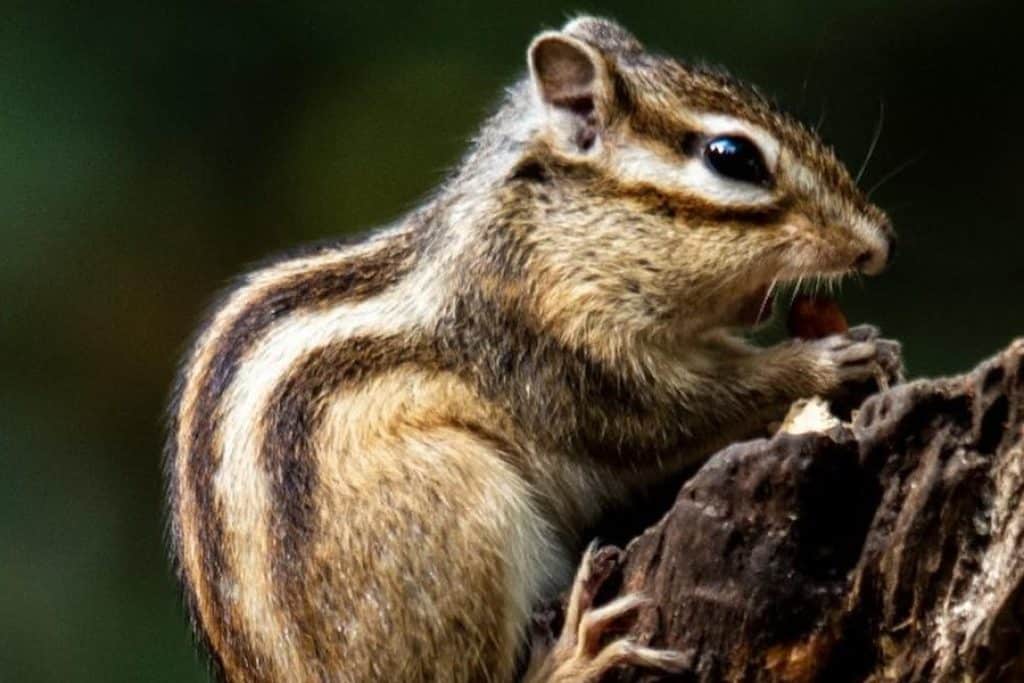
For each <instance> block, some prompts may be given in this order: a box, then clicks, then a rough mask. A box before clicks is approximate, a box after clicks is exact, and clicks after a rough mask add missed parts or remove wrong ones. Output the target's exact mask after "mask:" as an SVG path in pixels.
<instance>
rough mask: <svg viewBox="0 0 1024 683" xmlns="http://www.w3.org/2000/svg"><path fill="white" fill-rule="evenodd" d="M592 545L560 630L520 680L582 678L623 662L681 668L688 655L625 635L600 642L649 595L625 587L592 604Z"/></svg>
mask: <svg viewBox="0 0 1024 683" xmlns="http://www.w3.org/2000/svg"><path fill="white" fill-rule="evenodd" d="M596 547H597V546H596V544H593V543H592V544H591V545H590V547H588V548H587V551H586V552H585V553H584V555H583V560H582V561H581V563H580V568H579V570H578V571H577V573H576V578H575V580H574V581H573V587H572V591H571V593H570V596H569V602H568V604H567V606H566V610H565V625H564V626H563V628H562V633H561V635H560V636H559V638H558V640H557V641H556V642H555V644H554V646H553V647H552V648H551V650H550V651H549V652H548V653H547V656H546V657H545V658H544V659H543V660H542V661H540V662H539V664H538V665H537V666H536V667H531V672H530V673H528V674H527V676H526V678H525V679H524V680H525V681H530V682H532V683H541V682H543V683H556V682H557V683H584V682H586V681H596V680H598V679H599V678H600V677H601V676H602V675H603V674H605V673H607V672H608V671H609V670H611V669H613V668H615V667H617V666H622V665H627V664H628V665H632V666H637V667H641V668H645V669H653V670H656V671H661V672H664V673H679V672H682V671H685V670H687V669H688V668H689V666H690V660H689V658H688V657H686V656H685V655H684V654H682V653H680V652H676V651H673V650H665V649H659V648H654V647H649V646H645V645H641V644H639V643H637V642H636V641H634V640H632V639H630V638H618V639H615V640H612V641H611V642H607V643H605V642H604V638H603V636H604V635H605V634H606V633H607V632H608V631H609V629H610V628H611V627H613V626H614V625H616V624H617V623H618V622H619V621H621V620H622V619H623V618H625V617H627V616H629V615H630V614H633V613H635V612H636V610H638V609H639V608H641V607H644V606H646V605H649V604H650V600H649V599H648V598H646V597H644V596H643V595H640V594H638V593H631V594H629V595H625V596H622V597H619V598H616V599H615V600H612V601H611V602H609V603H608V604H606V605H602V606H600V607H594V606H593V599H594V595H593V591H592V590H591V589H590V586H589V585H588V584H589V583H590V581H589V580H590V576H591V564H592V562H593V557H594V552H595V550H596ZM535 661H536V660H535Z"/></svg>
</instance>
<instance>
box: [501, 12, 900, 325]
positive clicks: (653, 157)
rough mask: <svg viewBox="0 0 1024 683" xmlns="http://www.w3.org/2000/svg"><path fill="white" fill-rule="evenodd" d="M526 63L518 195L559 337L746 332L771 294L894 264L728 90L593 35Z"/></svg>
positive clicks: (613, 32)
mask: <svg viewBox="0 0 1024 683" xmlns="http://www.w3.org/2000/svg"><path fill="white" fill-rule="evenodd" d="M528 63H529V85H528V86H527V89H528V91H529V99H530V114H529V118H530V120H531V121H532V123H531V129H530V130H531V133H530V137H529V140H528V143H527V144H526V145H525V146H524V149H525V150H526V151H525V152H524V154H523V156H522V158H521V160H520V162H519V165H518V167H517V171H516V172H514V174H513V176H512V179H513V182H520V189H521V188H522V187H525V186H532V189H531V190H529V191H530V192H532V194H531V195H530V196H531V197H532V198H533V200H534V202H535V205H536V206H537V207H538V208H539V210H540V211H541V213H542V219H541V220H538V221H536V222H535V227H534V228H533V229H532V232H531V233H530V235H529V236H528V237H527V238H526V239H528V241H529V242H530V243H531V247H532V249H531V255H532V256H531V263H532V265H533V267H535V268H536V272H535V273H534V275H535V276H536V277H535V278H534V279H535V280H536V281H537V282H538V285H539V286H540V287H542V288H543V294H544V303H543V304H542V308H543V309H544V311H545V312H546V314H547V316H546V317H550V318H552V319H554V318H557V317H561V318H562V319H563V320H564V319H565V318H566V316H567V312H569V313H568V316H569V317H570V318H572V320H573V322H572V324H570V325H568V326H567V328H566V329H567V330H568V332H567V334H569V335H572V336H579V335H586V334H588V333H589V332H596V333H598V334H603V333H607V332H608V331H609V329H608V326H609V325H615V326H616V327H618V328H620V329H626V330H631V331H636V332H638V333H642V332H658V331H667V330H669V329H673V330H676V331H678V330H681V329H683V330H688V331H689V332H691V333H692V332H700V331H701V330H706V329H711V328H715V327H721V326H734V325H740V326H742V325H750V324H753V323H754V322H756V319H757V318H758V317H760V316H759V310H758V309H759V307H762V306H763V303H764V301H765V300H766V299H767V298H768V297H767V293H768V291H769V288H770V286H771V285H772V284H774V283H776V282H786V281H791V280H796V279H798V278H806V277H811V278H814V277H816V276H817V277H829V278H832V277H839V276H842V275H844V274H847V273H853V272H862V273H866V274H876V273H878V272H880V271H881V270H882V269H883V267H884V266H885V264H886V262H887V261H888V260H889V258H890V255H891V250H892V240H893V233H892V229H891V227H890V223H889V220H888V218H887V217H886V215H885V214H884V213H883V212H882V211H881V210H880V209H879V208H878V207H876V206H875V205H873V204H871V203H870V202H869V201H868V199H867V198H866V197H865V195H864V194H863V193H862V192H861V191H860V190H859V189H858V188H857V186H856V183H855V182H854V181H853V179H852V178H851V177H850V174H849V173H848V171H847V169H846V168H845V167H844V165H843V164H842V163H841V162H840V161H839V160H838V159H837V158H836V156H835V154H834V153H833V152H832V150H831V149H830V148H829V147H827V146H825V145H824V144H823V143H822V142H821V141H820V140H819V139H818V137H817V136H816V135H815V134H814V133H813V132H812V131H811V130H810V129H808V128H807V127H805V126H804V125H802V124H801V123H799V122H797V121H796V120H795V119H793V118H791V117H789V116H788V115H786V114H784V113H782V112H780V111H779V110H777V109H776V108H775V107H774V106H773V105H772V104H771V103H770V102H769V101H768V100H767V99H765V98H764V97H763V96H761V95H760V94H759V93H757V92H756V91H755V90H754V89H752V88H750V87H748V86H746V85H744V84H742V83H740V82H737V81H736V80H734V79H733V78H731V77H729V76H728V75H726V74H724V73H723V72H721V71H718V70H714V69H709V68H705V67H693V66H688V65H685V64H683V63H681V62H679V61H676V60H674V59H672V58H669V57H664V56H659V55H654V54H651V53H649V52H647V51H645V50H644V48H643V47H642V46H641V44H640V43H639V42H638V41H637V40H636V39H635V38H634V37H633V36H632V35H630V34H629V33H628V32H627V31H625V30H624V29H623V28H621V27H620V26H618V25H616V24H614V23H612V22H610V21H607V20H602V19H595V18H590V17H584V18H578V19H575V20H573V21H570V22H569V23H568V24H567V25H566V26H565V27H563V28H562V30H560V31H548V32H544V33H541V34H540V35H538V36H537V37H536V38H535V39H534V40H533V42H532V44H531V45H530V47H529V50H528ZM537 273H540V275H539V276H537ZM575 312H579V313H578V314H577V313H575ZM597 328H602V329H597Z"/></svg>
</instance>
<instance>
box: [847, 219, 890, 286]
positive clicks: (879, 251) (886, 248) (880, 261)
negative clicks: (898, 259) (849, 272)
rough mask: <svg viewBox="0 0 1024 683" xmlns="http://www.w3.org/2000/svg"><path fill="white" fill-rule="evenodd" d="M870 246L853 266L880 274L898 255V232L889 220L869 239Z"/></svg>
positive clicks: (867, 273) (870, 273)
mask: <svg viewBox="0 0 1024 683" xmlns="http://www.w3.org/2000/svg"><path fill="white" fill-rule="evenodd" d="M868 244H869V246H868V248H867V249H865V250H864V251H863V252H861V254H860V255H859V256H858V257H857V259H856V260H855V261H854V263H853V267H854V268H856V269H857V270H858V271H860V272H861V273H864V274H865V275H878V274H879V273H881V272H882V271H883V270H885V269H886V268H888V267H889V265H890V264H891V263H892V261H893V258H894V257H895V255H896V233H895V232H893V229H892V225H891V224H890V223H889V222H888V221H887V222H886V223H884V224H883V225H882V226H880V227H879V228H878V229H877V235H876V236H874V238H873V239H870V240H868Z"/></svg>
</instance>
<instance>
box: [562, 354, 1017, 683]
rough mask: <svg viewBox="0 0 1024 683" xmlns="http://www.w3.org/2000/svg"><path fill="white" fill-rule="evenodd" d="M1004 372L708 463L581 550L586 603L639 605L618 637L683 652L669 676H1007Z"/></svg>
mask: <svg viewBox="0 0 1024 683" xmlns="http://www.w3.org/2000/svg"><path fill="white" fill-rule="evenodd" d="M1022 359H1024V339H1022V340H1018V341H1017V342H1015V343H1014V344H1012V345H1011V346H1010V347H1009V348H1008V349H1007V350H1005V351H1004V352H1002V353H1001V354H1000V355H998V356H996V357H995V358H993V359H991V360H989V361H987V362H985V363H983V364H981V365H980V366H978V368H976V369H975V370H974V371H972V372H970V373H969V374H966V375H963V376H960V377H955V378H951V379H943V380H921V381H915V382H912V383H908V384H902V385H898V386H895V387H892V388H890V389H889V390H886V391H882V392H879V393H877V394H875V395H873V396H871V397H870V398H868V400H867V401H866V402H865V403H864V404H863V405H862V406H861V407H860V409H859V410H857V411H855V412H854V414H853V418H852V421H851V422H843V423H840V422H833V424H832V425H831V426H829V427H828V428H827V429H825V430H824V431H818V432H810V433H802V434H792V433H783V432H780V433H778V434H776V435H775V436H774V437H772V438H770V439H760V440H755V441H750V442H746V443H741V444H736V445H733V446H731V447H729V448H727V449H725V450H724V451H722V452H720V453H718V454H717V455H716V456H714V457H713V458H712V459H711V460H710V461H709V462H708V463H707V464H705V465H704V466H703V467H702V468H701V469H700V470H698V471H697V473H696V474H695V475H694V476H693V477H692V478H691V479H690V480H689V481H687V483H686V484H685V485H684V486H683V487H682V489H681V490H680V491H679V493H678V496H677V497H676V499H675V502H674V504H673V505H672V507H671V509H670V511H669V512H668V513H667V514H666V515H665V516H664V517H663V518H662V519H661V520H660V521H659V522H657V523H656V524H654V525H653V526H651V527H650V528H648V529H647V530H646V531H644V532H643V533H641V534H640V535H639V536H637V537H636V538H634V539H633V540H632V541H630V542H629V543H628V544H627V545H626V546H625V548H624V549H622V550H619V549H618V548H616V547H612V546H608V547H606V548H603V549H602V550H601V551H600V553H599V557H598V561H597V562H596V564H597V566H598V571H597V572H596V575H597V579H596V583H595V585H594V587H593V590H594V591H595V593H596V594H597V596H598V598H597V599H598V601H603V600H605V599H608V598H610V597H613V596H615V595H617V594H626V593H630V592H633V591H641V592H643V593H644V594H646V595H648V596H650V597H651V598H652V603H651V605H650V606H649V607H646V608H643V609H641V611H640V612H639V613H638V614H637V616H636V618H635V620H634V621H633V622H632V623H627V624H624V629H625V632H626V633H627V634H628V635H630V636H631V637H634V638H636V639H637V640H639V641H641V642H643V643H649V644H652V645H655V646H658V647H667V648H673V649H676V650H679V651H681V652H684V653H686V654H687V656H688V657H689V661H690V671H688V672H687V673H685V674H683V676H682V677H681V679H680V680H697V681H830V682H831V681H840V682H842V681H953V680H956V681H962V680H972V681H1024V626H1022V622H1024V501H1022V493H1024V360H1022ZM556 625H557V624H553V625H552V626H551V627H552V628H554V626H556ZM615 635H621V633H619V634H614V635H613V636H612V637H614V636H615ZM611 678H612V679H614V680H623V681H625V680H628V681H633V680H654V679H656V677H653V676H651V674H649V673H647V672H643V671H638V670H620V671H617V672H616V673H614V674H613V675H612V676H611Z"/></svg>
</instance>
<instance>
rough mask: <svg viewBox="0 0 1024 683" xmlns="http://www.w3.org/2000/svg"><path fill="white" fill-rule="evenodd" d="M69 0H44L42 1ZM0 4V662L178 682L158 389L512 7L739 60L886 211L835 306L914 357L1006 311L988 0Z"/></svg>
mask: <svg viewBox="0 0 1024 683" xmlns="http://www.w3.org/2000/svg"><path fill="white" fill-rule="evenodd" d="M62 5H64V6H62ZM62 5H51V4H48V3H45V2H36V3H13V2H6V3H4V11H3V13H2V15H3V16H2V18H0V159H2V161H0V300H2V306H0V344H2V358H3V375H2V382H0V458H2V460H0V463H2V470H0V533H2V534H3V535H2V541H0V680H2V681H89V680H96V681H187V680H191V681H201V680H204V679H205V673H204V670H203V667H202V665H201V664H200V662H199V660H198V658H197V657H196V655H195V654H194V652H193V649H192V645H191V642H190V638H189V635H188V631H187V628H186V624H185V619H184V616H183V613H182V610H181V609H180V608H179V605H178V599H177V593H176V590H175V588H174V586H173V583H172V581H171V579H170V577H169V575H168V572H167V570H166V568H165V567H166V562H165V551H164V548H163V544H162V537H161V482H160V468H159V452H160V447H161V439H162V410H163V406H164V402H165V397H166V395H167V391H168V387H169V385H170V383H171V378H172V375H173V371H174V366H175V362H176V360H177V358H178V356H179V353H180V352H181V351H182V349H183V345H184V343H185V340H186V338H187V337H188V335H189V334H190V332H191V330H192V328H193V326H194V325H195V323H196V321H197V320H198V318H199V316H200V313H201V311H202V310H203V308H204V306H205V304H206V303H207V302H208V301H209V300H210V298H211V296H212V294H213V293H214V292H215V291H216V290H217V289H218V288H219V287H220V286H222V284H223V283H224V282H225V281H226V279H227V278H228V277H229V276H231V275H232V274H234V273H237V272H238V271H239V270H240V269H242V268H244V267H245V265H246V264H247V263H249V262H251V261H252V260H254V259H256V258H259V257H261V256H264V255H266V254H268V253H271V252H274V251H275V250H280V249H282V248H285V247H288V246H292V245H295V244H297V243H300V242H303V241H306V240H312V239H316V238H320V237H324V236H329V235H336V234H339V233H345V232H350V231H355V230H359V229H362V228H366V227H370V226H373V225H375V224H378V223H380V222H383V221H386V220H388V219H391V218H393V217H395V216H396V215H398V214H400V213H401V212H403V211H405V210H407V209H409V208H410V207H412V206H414V205H415V204H416V202H417V199H418V198H419V197H422V196H423V195H424V193H426V192H427V191H428V190H429V189H430V188H431V187H432V186H433V185H434V184H435V183H436V182H437V181H438V180H439V178H441V176H442V174H443V172H444V170H445V169H446V168H448V167H450V166H451V165H452V164H453V163H455V162H456V160H457V159H458V157H459V155H460V153H461V151H462V150H463V149H464V148H465V144H466V140H467V138H468V137H469V136H470V135H471V134H472V133H473V130H474V127H475V126H476V124H477V122H479V121H480V120H481V118H482V117H483V116H484V114H485V113H486V112H487V111H488V109H489V107H490V106H491V105H492V104H493V103H494V101H495V100H496V98H497V97H498V95H499V93H500V90H501V88H502V86H503V84H505V83H507V82H509V81H510V80H511V79H513V78H515V77H516V76H517V75H518V74H519V73H520V71H521V70H522V68H523V59H524V49H525V46H526V44H527V42H528V40H529V38H530V36H531V35H532V34H533V33H534V32H535V31H537V30H539V29H540V28H543V27H554V26H558V25H560V24H561V23H562V22H563V21H564V19H565V18H566V16H567V15H568V14H570V13H573V12H578V11H583V10H586V11H595V12H602V13H606V14H609V15H612V16H614V17H617V18H618V19H620V20H622V21H623V22H624V23H625V24H626V25H627V26H629V27H630V28H632V29H633V30H634V31H635V32H636V33H637V35H638V36H640V37H641V38H642V39H643V40H644V41H645V42H646V43H647V44H648V45H649V46H651V47H653V48H657V49H660V50H663V51H667V52H671V53H674V54H677V55H680V56H687V57H703V58H707V59H709V60H712V61H715V62H720V63H724V64H726V65H728V66H729V67H731V68H732V69H733V70H734V71H735V72H737V73H738V74H740V75H741V76H744V77H746V78H748V79H750V80H753V81H754V82H756V83H758V84H760V85H761V86H762V87H763V88H764V89H765V90H767V91H768V92H770V93H772V94H775V95H776V96H778V97H779V98H780V100H781V101H782V102H783V103H785V104H786V105H787V106H789V107H790V108H792V109H794V110H795V111H796V112H797V113H799V114H801V115H802V116H803V117H804V118H805V119H807V120H809V121H811V122H814V121H817V120H818V119H819V117H821V116H822V115H823V114H824V116H825V119H824V124H823V131H824V134H825V135H826V137H827V138H828V139H830V140H831V141H832V142H834V143H835V144H836V145H837V147H838V149H839V151H840V154H841V156H842V157H843V158H844V159H845V160H847V162H848V163H849V164H850V165H851V166H852V167H853V168H856V167H857V166H859V164H860V163H861V161H862V159H863V158H864V155H865V152H866V150H867V148H868V145H869V143H870V139H871V136H872V132H873V130H874V128H875V125H876V121H877V120H878V117H879V108H880V102H884V109H885V117H884V130H883V133H882V137H881V141H880V143H879V145H878V149H877V151H876V153H875V155H874V158H873V159H872V161H871V164H870V166H869V168H868V170H867V173H866V175H865V178H866V180H865V186H871V185H873V184H875V183H876V182H878V181H880V180H882V179H883V178H885V177H886V176H887V175H888V174H889V173H890V172H892V171H893V170H894V169H897V168H899V167H901V166H903V165H904V164H907V163H911V165H910V166H908V167H906V168H905V169H904V170H903V171H902V172H901V173H899V174H898V175H896V176H895V177H892V178H891V179H890V180H889V181H888V182H886V183H885V184H884V186H883V187H882V188H881V189H879V190H878V192H877V194H876V197H877V199H878V200H879V202H880V203H881V204H882V205H883V206H885V207H887V208H889V209H890V210H891V212H892V214H893V216H894V219H895V222H896V226H897V229H898V230H899V232H900V235H901V243H900V255H899V258H898V260H897V263H896V265H895V267H894V268H893V269H892V270H891V271H890V272H889V273H887V274H886V275H885V276H884V277H882V278H880V279H877V280H870V281H866V282H865V283H864V284H863V285H857V284H853V285H850V286H847V287H846V291H845V292H844V296H843V299H844V302H845V303H844V306H845V308H846V309H847V312H848V313H849V314H850V317H851V319H853V320H855V321H857V320H870V321H874V322H877V323H878V324H880V325H881V326H882V327H883V329H884V330H885V331H886V333H887V334H888V335H890V336H894V337H898V338H900V339H902V340H904V342H905V346H906V354H907V357H908V362H909V365H910V368H911V371H912V372H913V373H914V374H937V373H945V372H951V371H955V370H958V369H961V368H966V367H968V366H971V365H972V364H973V363H974V362H975V361H976V360H978V359H980V358H981V357H983V356H985V355H987V354H990V353H991V352H994V351H995V350H997V349H998V348H1000V347H1001V346H1002V345H1004V344H1005V343H1006V342H1007V341H1009V339H1010V338H1011V337H1013V336H1014V335H1020V334H1022V333H1024V309H1022V307H1021V306H1020V304H1019V296H1020V294H1021V291H1022V286H1024V259H1022V251H1024V221H1022V220H1021V218H1022V215H1021V214H1022V191H1021V182H1022V180H1021V178H1022V171H1024V165H1022V159H1024V148H1022V144H1021V143H1022V135H1021V130H1022V126H1021V123H1020V118H1021V110H1020V108H1019V105H1017V104H1016V103H1014V102H1013V101H1012V98H1013V97H1014V96H1016V95H1017V94H1018V92H1019V90H1020V87H1021V81H1020V79H1021V76H1020V71H1019V66H1020V64H1019V61H1018V58H1019V50H1020V42H1021V37H1020V26H1021V17H1020V14H1019V11H1018V10H1017V9H1016V7H1015V5H1014V4H1013V3H1010V2H1003V3H993V2H981V1H977V0H974V1H971V2H966V1H965V2H941V1H937V0H931V1H928V2H902V3H894V2H888V1H886V2H883V1H881V0H878V1H874V2H850V3H825V2H816V1H811V0H807V1H799V0H788V1H775V2H760V3H753V2H740V1H727V2H723V1H721V0H716V1H715V2H710V1H708V2H696V1H693V2H689V1H688V2H671V3H669V2H664V3H653V2H652V3H644V2H631V3H623V4H621V5H619V6H616V5H612V4H598V3H579V4H564V5H560V4H558V3H548V2H537V1H533V2H517V3H504V4H497V3H495V4H491V5H486V4H482V3H470V2H462V3H458V2H450V3H437V2H404V3H380V4H371V3H366V4H364V5H357V4H354V3H346V2H333V3H310V2H291V3H276V4H269V3H267V4H264V3H252V2H209V3H207V2H181V3H167V4H166V5H165V6H162V7H157V6H155V5H152V4H150V3H134V2H120V3H117V4H104V3H100V4H93V3H78V6H77V7H73V6H70V3H62Z"/></svg>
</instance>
